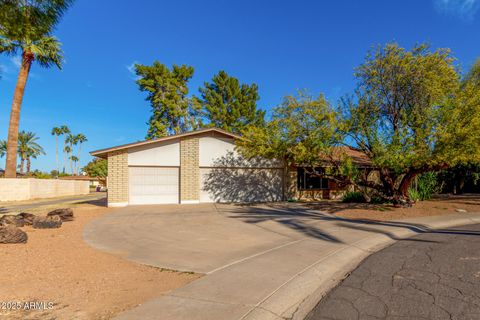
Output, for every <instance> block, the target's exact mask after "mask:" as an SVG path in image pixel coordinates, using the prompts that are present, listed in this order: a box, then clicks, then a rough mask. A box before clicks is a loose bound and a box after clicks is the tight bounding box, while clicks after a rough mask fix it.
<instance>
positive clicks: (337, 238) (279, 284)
mask: <svg viewBox="0 0 480 320" xmlns="http://www.w3.org/2000/svg"><path fill="white" fill-rule="evenodd" d="M479 217H480V216H475V217H474V216H472V215H468V214H456V215H455V214H452V215H449V217H430V218H429V219H427V220H422V219H417V220H413V221H408V222H387V223H385V222H375V221H352V220H348V219H341V218H338V217H335V216H332V215H329V214H325V213H322V212H319V211H315V210H313V209H311V208H309V207H308V206H304V205H300V204H295V203H287V204H275V205H258V206H238V205H219V204H201V205H161V206H130V207H126V208H121V209H118V210H115V211H114V212H112V213H110V214H108V215H105V216H103V217H101V218H99V219H97V220H94V221H92V223H91V224H89V225H88V226H87V227H86V229H85V232H84V238H85V240H86V241H87V242H88V243H89V244H91V245H92V246H94V247H96V248H98V249H101V250H105V251H108V252H110V253H115V254H119V255H121V256H123V257H125V258H126V259H130V260H133V261H136V262H140V263H144V264H148V265H153V266H156V267H162V268H168V269H175V270H184V271H194V272H199V273H205V274H206V276H204V277H202V278H200V279H198V280H196V281H194V282H192V283H190V284H188V285H186V286H184V287H182V288H179V289H176V290H174V291H173V292H170V293H168V294H166V295H164V296H161V297H158V298H156V299H153V300H151V301H149V302H146V303H145V304H143V305H141V306H139V307H137V308H134V309H132V310H130V311H127V312H125V313H123V314H121V315H120V316H118V317H117V318H118V319H144V320H148V319H161V320H171V319H172V320H211V319H215V320H234V319H242V320H249V319H255V320H258V319H263V320H267V319H277V320H279V319H285V318H288V319H303V317H304V316H305V315H306V314H307V313H308V311H310V310H311V309H312V308H313V306H314V305H315V304H316V303H317V302H318V299H319V297H320V296H321V295H323V294H324V293H325V292H326V291H327V290H328V289H329V288H331V287H332V286H334V285H335V284H336V283H338V281H339V280H340V279H342V278H343V277H344V275H345V273H346V272H348V271H350V270H351V269H352V268H354V267H355V266H356V265H357V264H358V263H359V262H360V261H361V260H362V259H364V258H365V257H366V256H368V255H369V254H370V253H371V252H372V251H375V250H378V249H379V248H382V247H384V246H385V245H387V244H389V243H391V242H393V241H394V240H397V239H399V238H401V237H405V236H411V235H412V234H413V233H420V232H428V231H430V230H431V229H430V227H429V226H434V227H437V228H438V227H445V226H451V225H453V224H457V225H460V224H467V223H472V221H473V219H474V218H475V219H479ZM476 221H480V219H479V220H476ZM430 222H432V223H431V224H430Z"/></svg>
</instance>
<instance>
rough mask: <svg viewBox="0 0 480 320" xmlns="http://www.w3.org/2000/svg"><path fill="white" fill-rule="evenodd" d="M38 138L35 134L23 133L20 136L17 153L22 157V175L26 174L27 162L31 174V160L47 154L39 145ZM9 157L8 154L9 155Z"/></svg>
mask: <svg viewBox="0 0 480 320" xmlns="http://www.w3.org/2000/svg"><path fill="white" fill-rule="evenodd" d="M38 139H39V138H38V137H37V136H36V135H35V133H33V132H25V131H21V132H19V134H18V148H17V152H18V155H19V156H20V173H22V174H23V173H24V165H25V161H26V162H27V173H29V172H30V163H31V158H34V159H36V158H37V156H39V155H41V154H45V151H44V150H43V148H42V147H41V146H40V145H39V144H38V142H37V141H38ZM7 155H8V153H7Z"/></svg>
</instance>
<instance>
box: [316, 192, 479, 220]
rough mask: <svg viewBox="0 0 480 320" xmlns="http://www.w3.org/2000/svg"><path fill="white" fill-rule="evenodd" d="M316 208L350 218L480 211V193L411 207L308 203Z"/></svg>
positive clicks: (397, 216)
mask: <svg viewBox="0 0 480 320" xmlns="http://www.w3.org/2000/svg"><path fill="white" fill-rule="evenodd" d="M308 206H310V207H314V208H315V209H319V210H323V211H325V212H328V213H333V214H335V215H337V216H340V217H344V218H349V219H371V220H383V221H385V220H396V219H405V218H413V217H424V216H438V215H444V214H452V213H458V211H457V210H466V211H467V212H475V213H480V195H478V194H476V195H473V194H468V195H459V196H448V195H441V196H436V197H435V198H434V199H432V200H429V201H419V202H417V203H415V204H414V205H413V206H412V207H411V208H394V207H393V205H390V204H381V205H378V204H377V205H375V204H367V203H342V202H340V201H326V202H321V203H315V204H308Z"/></svg>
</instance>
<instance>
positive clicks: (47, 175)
mask: <svg viewBox="0 0 480 320" xmlns="http://www.w3.org/2000/svg"><path fill="white" fill-rule="evenodd" d="M30 176H32V177H34V178H36V179H53V178H54V177H56V176H52V175H51V174H50V173H48V172H42V171H40V170H34V171H32V172H30Z"/></svg>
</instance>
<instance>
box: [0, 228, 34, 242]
mask: <svg viewBox="0 0 480 320" xmlns="http://www.w3.org/2000/svg"><path fill="white" fill-rule="evenodd" d="M27 240H28V236H27V234H26V233H25V232H24V231H22V230H20V229H19V228H17V227H15V226H13V225H7V226H0V243H25V242H27Z"/></svg>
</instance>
